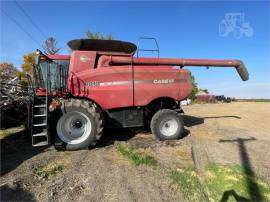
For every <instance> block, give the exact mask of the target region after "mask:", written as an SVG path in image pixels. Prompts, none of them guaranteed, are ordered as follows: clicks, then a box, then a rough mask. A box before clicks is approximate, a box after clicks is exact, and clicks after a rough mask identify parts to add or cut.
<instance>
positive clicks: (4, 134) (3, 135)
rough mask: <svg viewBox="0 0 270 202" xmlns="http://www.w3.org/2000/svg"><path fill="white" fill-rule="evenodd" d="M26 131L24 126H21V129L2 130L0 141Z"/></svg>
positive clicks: (0, 131)
mask: <svg viewBox="0 0 270 202" xmlns="http://www.w3.org/2000/svg"><path fill="white" fill-rule="evenodd" d="M24 130H25V128H24V126H23V125H22V126H19V127H13V128H8V129H3V130H0V139H4V138H6V137H9V136H11V135H14V134H16V133H20V132H23V131H24Z"/></svg>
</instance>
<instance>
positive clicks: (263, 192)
mask: <svg viewBox="0 0 270 202" xmlns="http://www.w3.org/2000/svg"><path fill="white" fill-rule="evenodd" d="M206 170H207V173H206V174H207V175H206V180H205V183H206V186H207V187H208V189H209V191H210V192H211V196H212V197H213V199H214V200H221V198H222V196H226V195H227V196H229V197H228V199H229V201H235V200H234V199H236V200H237V198H238V199H240V200H245V199H247V200H252V201H258V200H262V201H270V186H269V184H267V183H266V182H264V181H263V180H262V179H261V178H259V177H257V176H253V175H252V174H251V173H252V172H251V171H249V170H247V169H245V168H244V167H242V166H239V165H229V166H221V165H216V164H211V165H208V166H207V169H206Z"/></svg>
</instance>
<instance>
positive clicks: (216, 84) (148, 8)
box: [0, 1, 270, 98]
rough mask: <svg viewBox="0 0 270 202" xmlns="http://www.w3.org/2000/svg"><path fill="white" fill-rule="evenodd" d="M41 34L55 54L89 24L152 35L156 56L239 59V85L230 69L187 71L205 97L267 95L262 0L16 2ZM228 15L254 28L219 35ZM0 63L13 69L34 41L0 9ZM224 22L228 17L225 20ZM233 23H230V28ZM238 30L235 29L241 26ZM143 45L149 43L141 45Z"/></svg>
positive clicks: (11, 11)
mask: <svg viewBox="0 0 270 202" xmlns="http://www.w3.org/2000/svg"><path fill="white" fill-rule="evenodd" d="M19 4H20V5H21V6H22V7H23V8H24V10H25V11H26V12H27V13H28V15H29V16H31V17H32V20H33V21H34V22H35V23H36V24H38V26H39V28H40V29H41V30H42V32H43V33H44V34H45V35H46V36H53V37H55V38H56V39H57V40H58V46H59V47H60V48H61V53H62V54H68V53H69V49H68V47H67V45H66V43H67V42H68V41H69V40H71V39H75V38H83V37H84V36H85V32H86V31H87V30H88V29H89V30H91V31H94V32H97V31H98V32H101V33H103V34H109V33H111V34H112V35H113V36H114V37H115V38H116V39H121V40H127V41H131V42H134V43H137V39H138V37H140V36H148V37H156V38H157V40H158V42H159V47H160V56H161V57H177V58H182V57H183V58H213V59H241V60H243V61H244V62H245V64H246V66H247V67H248V70H249V73H250V80H249V81H247V82H242V81H241V79H240V78H239V76H238V75H237V73H236V71H235V70H234V69H220V68H215V69H213V68H212V69H208V70H206V69H205V68H190V69H191V71H192V73H193V74H194V75H195V78H196V80H197V82H198V83H199V85H200V87H201V88H207V89H208V90H209V91H210V92H211V93H213V94H225V95H227V96H235V97H242V98H270V50H269V47H270V44H269V36H270V33H269V32H270V30H269V1H227V2H225V1H224V2H221V1H175V2H167V1H166V2H165V1H164V2H162V1H157V2H154V1H150V2H149V1H137V2H125V1H119V2H117V1H111V2H105V1H102V2H96V1H81V2H75V1H58V2H54V1H19ZM1 9H3V10H4V11H5V12H6V13H8V15H9V16H11V17H12V18H14V19H15V20H16V21H17V22H18V23H19V24H20V25H21V26H22V27H23V28H24V29H25V30H27V32H29V33H30V34H31V36H32V38H34V40H35V41H37V42H38V44H42V43H43V42H44V40H45V39H44V37H43V36H42V35H41V34H40V33H39V31H38V30H37V29H36V28H35V27H34V26H33V25H32V24H31V23H30V22H29V20H28V19H27V17H26V16H25V15H24V14H23V13H22V12H21V10H20V9H19V8H18V6H17V5H16V4H15V3H14V2H13V1H1ZM228 13H241V14H244V17H245V18H244V19H243V20H242V21H238V22H237V25H236V26H237V27H238V28H239V29H242V27H241V26H243V23H244V22H248V23H249V25H250V27H251V28H252V29H253V30H254V34H253V35H252V36H250V37H247V36H246V35H243V36H242V37H241V38H240V39H237V38H235V37H234V36H233V34H232V33H229V34H228V36H226V37H222V36H221V35H220V33H219V24H220V23H221V21H222V20H223V19H224V18H225V14H228ZM0 21H1V44H0V59H1V62H10V63H13V64H14V65H16V66H17V67H20V65H21V64H22V55H23V54H25V53H29V52H33V51H35V49H36V48H40V47H38V44H37V43H36V42H35V41H34V40H33V39H31V38H30V37H29V36H28V35H27V34H25V33H24V32H23V31H22V30H21V29H20V28H19V27H18V26H17V25H16V24H15V23H14V22H12V21H11V20H10V19H9V18H8V17H7V16H6V15H4V14H3V12H2V11H0ZM230 22H231V21H230ZM236 26H231V28H232V29H233V30H235V29H236V28H235V27H236ZM242 30H243V29H242ZM147 46H150V44H147Z"/></svg>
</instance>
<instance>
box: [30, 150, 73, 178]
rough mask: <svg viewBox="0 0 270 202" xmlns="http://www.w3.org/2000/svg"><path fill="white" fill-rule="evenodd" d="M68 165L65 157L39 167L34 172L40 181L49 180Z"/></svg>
mask: <svg viewBox="0 0 270 202" xmlns="http://www.w3.org/2000/svg"><path fill="white" fill-rule="evenodd" d="M68 165H69V160H68V159H67V158H66V155H63V156H61V157H60V158H57V159H55V160H53V161H50V162H48V163H47V164H44V165H40V166H38V167H37V168H36V170H35V175H36V176H37V177H38V178H41V179H49V178H50V177H52V176H55V175H56V174H58V173H61V172H63V171H64V170H65V169H66V168H67V167H68Z"/></svg>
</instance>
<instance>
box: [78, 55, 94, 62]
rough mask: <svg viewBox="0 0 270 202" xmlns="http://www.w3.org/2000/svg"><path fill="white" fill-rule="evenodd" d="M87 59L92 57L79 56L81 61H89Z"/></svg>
mask: <svg viewBox="0 0 270 202" xmlns="http://www.w3.org/2000/svg"><path fill="white" fill-rule="evenodd" d="M89 60H93V59H91V58H89V57H87V56H86V55H82V56H80V61H81V62H87V61H89Z"/></svg>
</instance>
